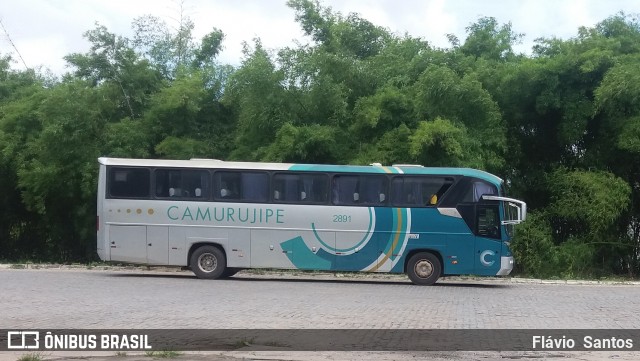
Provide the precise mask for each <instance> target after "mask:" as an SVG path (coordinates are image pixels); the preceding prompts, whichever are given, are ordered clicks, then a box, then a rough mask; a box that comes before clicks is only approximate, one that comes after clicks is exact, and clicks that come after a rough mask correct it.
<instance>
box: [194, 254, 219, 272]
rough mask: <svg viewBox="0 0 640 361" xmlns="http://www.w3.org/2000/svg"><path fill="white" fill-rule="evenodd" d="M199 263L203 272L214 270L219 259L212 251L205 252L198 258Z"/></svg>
mask: <svg viewBox="0 0 640 361" xmlns="http://www.w3.org/2000/svg"><path fill="white" fill-rule="evenodd" d="M198 265H199V266H200V269H201V270H202V271H203V272H213V270H215V269H216V267H217V266H218V260H217V259H216V257H214V256H213V255H212V254H210V253H205V254H203V255H201V256H200V258H198Z"/></svg>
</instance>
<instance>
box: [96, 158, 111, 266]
mask: <svg viewBox="0 0 640 361" xmlns="http://www.w3.org/2000/svg"><path fill="white" fill-rule="evenodd" d="M106 173H107V169H106V166H105V165H104V164H100V170H99V174H98V195H97V197H98V199H97V201H98V202H97V203H98V207H97V210H96V211H97V213H96V216H97V219H96V243H97V244H96V248H97V251H98V256H99V257H100V259H101V260H103V261H109V260H110V257H109V244H108V242H107V237H105V234H106V231H107V229H106V224H105V222H106V219H105V213H104V197H105V194H106V183H107V174H106Z"/></svg>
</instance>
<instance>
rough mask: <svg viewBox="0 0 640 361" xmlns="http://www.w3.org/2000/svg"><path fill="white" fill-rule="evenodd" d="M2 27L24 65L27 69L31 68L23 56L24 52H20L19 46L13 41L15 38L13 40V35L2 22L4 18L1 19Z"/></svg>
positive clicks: (0, 25)
mask: <svg viewBox="0 0 640 361" xmlns="http://www.w3.org/2000/svg"><path fill="white" fill-rule="evenodd" d="M0 27H2V31H3V32H4V35H6V37H7V40H9V44H11V46H12V47H13V49H14V50H15V51H16V54H18V57H19V58H20V60H22V64H23V65H24V67H25V68H26V69H27V70H29V67H28V66H27V62H26V61H24V58H23V57H22V54H20V51H19V50H18V47H17V46H16V44H14V43H13V40H11V36H9V32H8V31H7V29H6V28H5V27H4V23H3V22H2V19H0Z"/></svg>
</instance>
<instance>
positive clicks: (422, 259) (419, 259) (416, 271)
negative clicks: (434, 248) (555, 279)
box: [407, 252, 442, 286]
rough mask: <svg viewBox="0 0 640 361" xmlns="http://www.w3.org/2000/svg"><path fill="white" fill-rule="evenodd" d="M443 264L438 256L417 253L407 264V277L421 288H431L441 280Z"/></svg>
mask: <svg viewBox="0 0 640 361" xmlns="http://www.w3.org/2000/svg"><path fill="white" fill-rule="evenodd" d="M441 272H442V264H441V263H440V260H439V259H438V257H436V255H434V254H433V253H429V252H420V253H416V254H414V255H413V256H411V258H409V262H408V263H407V275H408V276H409V279H410V280H411V282H413V283H414V284H416V285H419V286H429V285H432V284H434V283H436V281H437V280H438V278H440V274H441Z"/></svg>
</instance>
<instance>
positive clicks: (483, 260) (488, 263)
mask: <svg viewBox="0 0 640 361" xmlns="http://www.w3.org/2000/svg"><path fill="white" fill-rule="evenodd" d="M495 255H496V253H495V252H494V251H489V250H486V251H484V252H482V253H480V263H482V265H483V266H485V267H491V266H493V264H494V263H495V262H496V261H495V260H490V261H487V256H490V257H493V256H495Z"/></svg>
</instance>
